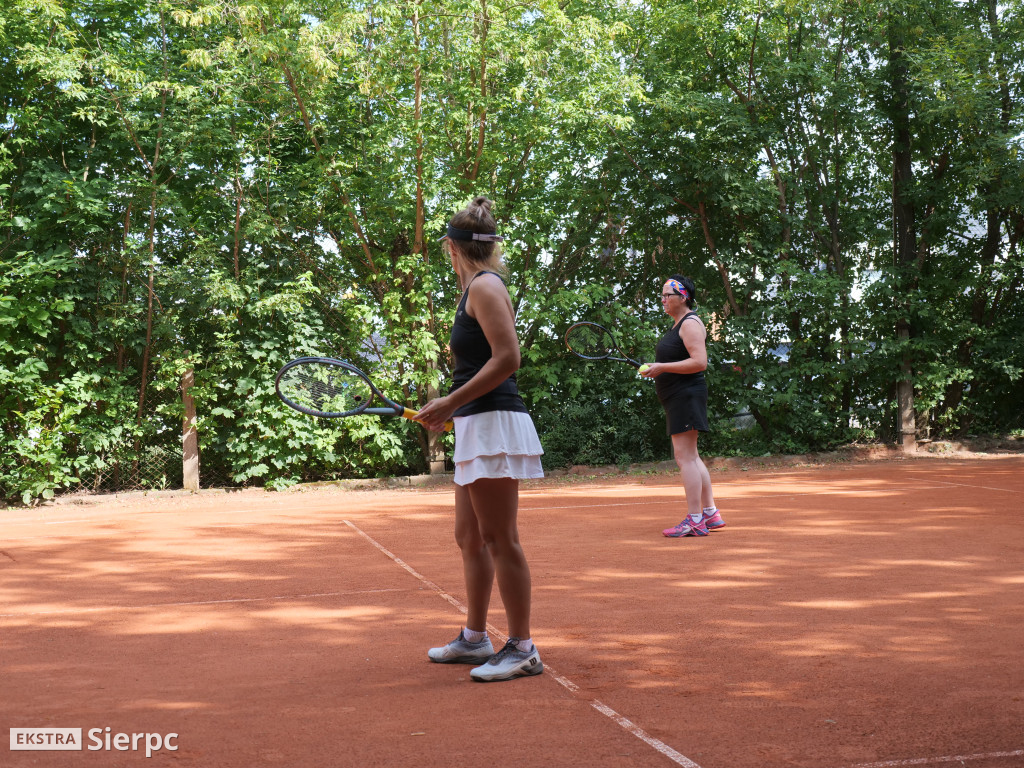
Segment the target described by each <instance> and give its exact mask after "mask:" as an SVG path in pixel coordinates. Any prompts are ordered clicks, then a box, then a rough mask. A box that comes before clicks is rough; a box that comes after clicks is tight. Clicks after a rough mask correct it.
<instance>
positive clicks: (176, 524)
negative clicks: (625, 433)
mask: <svg viewBox="0 0 1024 768" xmlns="http://www.w3.org/2000/svg"><path fill="white" fill-rule="evenodd" d="M1022 470H1024V461H1022V460H1021V459H1018V458H1008V459H989V460H977V461H950V460H939V459H927V460H913V461H902V462H888V463H866V464H851V465H841V466H829V467H808V468H798V469H785V470H765V471H751V472H745V471H739V470H729V471H724V472H715V473H713V480H714V482H715V490H716V496H717V499H718V502H719V506H720V507H721V509H722V512H723V515H724V516H725V519H726V521H727V523H728V527H727V528H726V529H725V530H723V531H720V532H715V533H713V534H711V535H710V536H707V537H700V538H686V539H666V538H664V537H662V536H661V534H660V531H661V529H662V528H665V527H668V526H670V525H673V524H675V523H676V522H678V521H679V520H680V519H681V518H682V516H683V514H684V511H685V504H684V500H683V496H682V489H681V487H680V485H679V483H678V482H677V481H676V479H675V478H674V477H673V476H671V475H654V476H646V477H617V478H613V479H608V480H601V481H597V480H590V481H582V482H580V481H577V482H566V481H542V482H537V483H530V484H527V485H524V489H523V494H522V501H521V525H520V527H521V532H522V540H523V545H524V548H525V549H526V552H527V556H528V559H529V561H530V565H531V570H532V575H533V583H534V609H533V614H534V618H533V626H534V638H535V640H536V641H537V643H538V646H539V647H540V650H541V654H542V658H543V660H544V661H545V663H546V664H547V665H548V674H545V675H543V676H541V677H540V678H532V679H524V680H517V681H512V682H509V683H498V684H477V683H472V682H470V681H469V676H468V671H469V669H470V668H469V667H467V666H445V665H434V664H430V663H429V662H427V661H426V655H425V652H426V648H427V647H429V646H430V645H436V644H440V643H443V642H446V641H447V640H449V639H450V638H451V637H453V636H454V635H455V634H456V633H457V632H458V628H459V626H460V623H461V619H462V615H461V614H460V613H459V611H458V608H457V607H456V606H455V605H453V604H452V602H454V603H457V604H458V603H463V602H464V597H465V596H464V594H463V587H462V573H461V561H460V559H459V556H458V553H457V551H456V548H455V544H454V541H453V538H452V531H451V517H452V510H451V503H452V500H451V493H450V491H448V490H445V489H440V490H437V489H433V490H402V491H372V492H370V491H361V492H347V493H346V492H340V491H331V490H318V491H315V492H314V491H309V492H299V493H296V492H292V493H284V494H263V493H251V492H247V493H244V494H232V495H230V496H227V495H224V496H206V497H202V496H201V497H196V498H187V497H172V498H162V497H160V496H159V495H156V496H154V497H149V498H145V499H132V500H125V499H108V500H102V501H100V502H98V503H90V504H86V505H83V506H82V507H75V506H71V505H59V506H53V507H48V508H44V509H42V510H34V511H26V510H21V511H19V510H11V511H8V512H6V513H3V514H4V518H2V519H0V529H2V530H3V534H4V535H3V542H4V543H3V545H2V547H0V549H2V550H3V554H2V555H0V584H2V588H3V594H4V596H5V598H6V599H5V601H4V607H3V608H2V609H0V626H2V628H3V636H4V668H5V669H4V687H5V693H6V695H5V696H4V699H3V703H0V712H2V714H3V717H2V720H3V721H4V722H7V723H8V727H10V728H14V727H19V728H24V727H37V728H56V727H65V728H82V729H83V731H84V732H86V733H87V732H88V731H89V730H90V729H99V731H98V733H100V734H101V738H102V734H104V733H105V729H106V728H107V727H109V728H110V729H111V733H115V734H116V733H128V734H132V733H139V732H142V733H151V732H152V733H160V734H168V733H177V734H179V736H178V738H177V746H178V749H177V750H176V751H170V750H163V751H160V752H158V753H156V754H154V755H153V757H151V758H149V759H147V758H146V757H145V754H144V752H141V751H134V750H130V749H129V750H127V751H118V750H115V749H111V750H109V751H108V750H106V749H100V750H95V751H93V750H88V749H86V750H83V751H81V752H39V751H24V752H23V751H12V752H10V753H9V754H8V758H9V759H8V760H7V761H5V764H10V765H15V766H18V765H25V766H28V765H33V766H35V765H38V766H67V765H78V764H80V763H81V764H94V765H104V766H108V765H133V764H145V765H196V766H204V767H205V766H252V765H264V764H266V765H286V766H370V765H387V766H425V767H427V768H432V767H433V766H448V765H453V764H460V763H462V764H467V763H473V764H492V765H517V766H577V765H579V766H584V765H585V766H599V767H600V766H657V765H666V766H671V765H673V764H679V765H694V764H695V765H698V766H701V768H726V767H729V768H746V767H748V766H749V767H751V768H753V767H754V766H807V768H819V767H820V768H845V767H846V766H853V765H856V764H865V763H872V762H882V761H910V760H915V761H918V760H927V762H925V763H913V764H925V765H947V764H948V765H957V764H958V763H954V762H948V761H947V762H946V763H942V762H938V759H939V758H941V757H944V756H969V757H971V758H972V759H971V761H970V763H969V764H970V765H971V766H975V767H977V768H1007V767H1008V766H1010V765H1015V764H1019V762H1020V761H1021V760H1024V753H1021V754H1020V755H1014V754H1012V753H1014V752H1020V750H1022V749H1024V729H1022V727H1021V725H1020V724H1021V723H1022V722H1024V703H1022V695H1024V694H1022V691H1024V650H1022V648H1021V646H1022V643H1021V642H1020V627H1021V626H1022V619H1024V608H1022V605H1021V600H1020V594H1021V588H1022V585H1024V566H1022V563H1024V558H1022V555H1024V471H1022ZM346 521H348V523H350V524H347V523H346ZM364 534H365V535H364ZM438 590H440V591H442V592H444V593H446V594H447V595H448V596H450V598H451V601H452V602H449V601H448V600H446V599H445V597H444V596H443V595H441V594H440V593H439V591H438ZM491 622H492V624H493V625H495V626H496V627H497V628H498V630H499V631H503V630H504V628H505V622H504V616H503V612H502V610H501V604H500V600H499V598H498V595H497V590H495V595H494V599H493V602H492V615H491ZM496 640H497V639H496ZM496 644H497V642H496ZM552 673H553V674H552ZM598 705H600V706H598ZM601 707H604V710H607V711H604V710H602V709H601ZM608 712H611V714H608ZM624 719H628V722H624ZM644 737H646V740H645V738H644ZM86 742H87V744H88V743H89V741H88V739H86ZM143 749H144V746H143ZM1000 755H1002V756H1000ZM1014 760H1016V761H1017V763H1014V762H1013V761H1014ZM892 764H893V765H896V764H899V763H892ZM904 764H910V763H904Z"/></svg>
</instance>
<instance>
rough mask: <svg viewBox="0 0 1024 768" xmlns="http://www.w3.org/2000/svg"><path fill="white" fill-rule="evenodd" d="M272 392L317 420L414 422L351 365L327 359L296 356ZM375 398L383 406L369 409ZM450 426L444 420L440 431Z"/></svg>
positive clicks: (408, 410)
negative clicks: (398, 419)
mask: <svg viewBox="0 0 1024 768" xmlns="http://www.w3.org/2000/svg"><path fill="white" fill-rule="evenodd" d="M274 389H275V390H276V391H277V396H278V397H280V398H281V400H283V401H284V404H285V405H287V406H289V407H291V408H294V409H295V410H296V411H299V412H300V413H305V414H308V415H310V416H318V417H320V418H321V419H339V418H343V417H345V416H364V415H374V416H403V417H404V418H406V419H415V418H416V414H417V411H414V410H412V409H411V408H407V407H405V406H404V405H400V404H398V403H396V402H395V401H394V400H391V399H390V398H389V397H387V396H386V395H385V394H384V393H383V392H381V391H380V390H379V389H377V387H375V386H374V384H373V382H372V381H370V377H369V376H367V375H366V374H365V373H363V372H362V371H361V370H359V369H358V368H356V367H355V366H354V365H352V364H351V363H346V362H344V361H343V360H334V359H332V358H330V357H300V358H298V359H297V360H292V361H291V362H290V363H286V364H285V366H284V367H283V368H282V369H281V370H280V371H278V373H277V378H276V379H275V380H274ZM375 397H376V398H379V399H380V400H381V402H383V403H384V405H383V406H377V407H371V406H370V404H371V403H372V402H373V399H374V398H375ZM454 427H455V424H454V422H451V421H447V422H445V425H444V430H445V432H450V431H451V430H452V429H453V428H454Z"/></svg>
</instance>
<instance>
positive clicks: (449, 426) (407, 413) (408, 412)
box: [402, 408, 455, 432]
mask: <svg viewBox="0 0 1024 768" xmlns="http://www.w3.org/2000/svg"><path fill="white" fill-rule="evenodd" d="M402 415H403V416H404V417H405V418H407V419H410V420H411V421H416V416H417V415H419V411H414V410H413V409H412V408H405V409H403V410H402ZM453 429H455V422H454V421H451V420H450V419H449V420H448V421H446V422H445V423H444V431H445V432H451V431H452V430H453Z"/></svg>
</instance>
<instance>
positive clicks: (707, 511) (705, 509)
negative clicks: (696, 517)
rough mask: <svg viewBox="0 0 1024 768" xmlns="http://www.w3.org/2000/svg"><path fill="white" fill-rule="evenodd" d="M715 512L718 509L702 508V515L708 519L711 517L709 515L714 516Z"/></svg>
mask: <svg viewBox="0 0 1024 768" xmlns="http://www.w3.org/2000/svg"><path fill="white" fill-rule="evenodd" d="M717 511H718V507H704V514H705V515H707V516H708V517H711V515H713V514H715V512H717Z"/></svg>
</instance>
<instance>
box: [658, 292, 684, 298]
mask: <svg viewBox="0 0 1024 768" xmlns="http://www.w3.org/2000/svg"><path fill="white" fill-rule="evenodd" d="M682 295H683V294H681V293H663V294H661V298H663V299H667V298H668V297H669V296H680V297H681V296H682Z"/></svg>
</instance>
